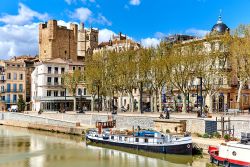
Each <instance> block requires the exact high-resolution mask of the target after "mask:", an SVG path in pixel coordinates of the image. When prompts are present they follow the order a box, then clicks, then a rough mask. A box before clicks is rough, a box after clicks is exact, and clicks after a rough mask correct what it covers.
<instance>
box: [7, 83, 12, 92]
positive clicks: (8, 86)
mask: <svg viewBox="0 0 250 167" xmlns="http://www.w3.org/2000/svg"><path fill="white" fill-rule="evenodd" d="M10 87H11V84H9V83H8V84H7V92H10Z"/></svg>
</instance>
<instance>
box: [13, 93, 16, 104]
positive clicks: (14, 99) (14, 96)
mask: <svg viewBox="0 0 250 167" xmlns="http://www.w3.org/2000/svg"><path fill="white" fill-rule="evenodd" d="M13 102H14V103H16V102H17V96H16V95H13Z"/></svg>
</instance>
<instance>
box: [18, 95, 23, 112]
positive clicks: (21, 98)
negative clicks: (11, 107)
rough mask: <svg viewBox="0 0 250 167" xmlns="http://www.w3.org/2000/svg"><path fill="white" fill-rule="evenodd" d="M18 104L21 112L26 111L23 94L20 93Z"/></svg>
mask: <svg viewBox="0 0 250 167" xmlns="http://www.w3.org/2000/svg"><path fill="white" fill-rule="evenodd" d="M17 106H18V111H19V112H22V111H24V109H25V101H24V99H23V96H22V95H18V102H17Z"/></svg>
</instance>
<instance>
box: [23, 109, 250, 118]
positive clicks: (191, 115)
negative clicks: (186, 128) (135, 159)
mask: <svg viewBox="0 0 250 167" xmlns="http://www.w3.org/2000/svg"><path fill="white" fill-rule="evenodd" d="M24 113H27V114H31V115H38V113H37V112H33V111H25V112H24ZM55 113H57V112H44V113H43V114H55ZM58 114H61V113H58ZM66 114H77V115H78V114H79V113H76V112H73V111H67V112H66ZM85 114H90V115H91V114H94V115H97V114H99V115H110V114H111V112H109V111H108V112H107V111H105V112H104V111H100V112H97V111H94V112H91V111H86V112H85ZM117 114H118V115H122V116H139V117H140V116H142V117H153V118H158V117H159V116H160V113H159V112H144V113H142V114H141V113H139V112H118V113H117ZM79 115H80V114H79ZM222 116H225V117H230V118H231V119H232V120H246V119H249V120H250V114H249V113H248V112H245V113H239V114H237V115H233V114H232V115H225V114H224V113H213V114H212V118H198V117H197V114H196V113H185V114H183V113H175V112H174V113H170V118H173V119H175V118H176V119H196V118H198V119H212V120H215V119H216V117H217V118H220V117H222Z"/></svg>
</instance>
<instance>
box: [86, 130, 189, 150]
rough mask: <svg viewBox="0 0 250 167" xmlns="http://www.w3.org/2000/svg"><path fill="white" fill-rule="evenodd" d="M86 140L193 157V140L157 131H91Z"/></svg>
mask: <svg viewBox="0 0 250 167" xmlns="http://www.w3.org/2000/svg"><path fill="white" fill-rule="evenodd" d="M86 139H87V140H89V141H90V142H93V143H101V144H108V145H113V146H120V147H126V148H132V149H137V150H145V151H151V152H157V153H164V154H182V155H192V138H191V137H190V136H186V137H177V136H171V135H169V134H163V133H160V132H157V131H148V130H142V131H139V132H135V133H134V134H133V135H119V134H111V133H107V132H104V133H97V131H90V132H89V133H88V134H87V136H86Z"/></svg>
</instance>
